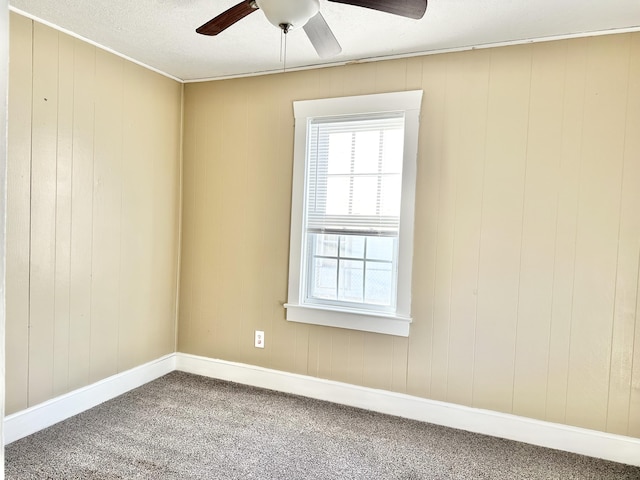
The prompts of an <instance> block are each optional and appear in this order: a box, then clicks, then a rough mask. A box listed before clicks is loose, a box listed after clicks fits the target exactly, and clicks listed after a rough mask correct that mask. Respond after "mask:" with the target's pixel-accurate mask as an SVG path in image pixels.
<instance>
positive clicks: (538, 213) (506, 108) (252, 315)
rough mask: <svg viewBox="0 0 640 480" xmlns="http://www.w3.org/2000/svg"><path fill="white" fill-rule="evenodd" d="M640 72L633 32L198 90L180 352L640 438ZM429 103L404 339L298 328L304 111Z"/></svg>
mask: <svg viewBox="0 0 640 480" xmlns="http://www.w3.org/2000/svg"><path fill="white" fill-rule="evenodd" d="M639 58H640V34H638V33H632V34H625V35H611V36H606V37H594V38H582V39H575V40H564V41H557V42H546V43H540V44H531V45H520V46H511V47H504V48H492V49H486V50H478V51H469V52H460V53H451V54H443V55H433V56H427V57H415V58H411V59H402V60H394V61H389V62H377V63H375V64H373V63H369V64H358V65H348V66H344V67H336V68H327V69H321V70H316V71H305V72H289V73H285V74H282V75H270V76H266V77H252V78H250V79H234V80H228V81H217V82H208V83H201V84H188V85H186V86H185V112H184V115H185V137H184V139H185V149H184V153H185V155H184V162H185V172H192V173H189V174H188V175H186V177H185V185H184V188H185V198H187V199H188V202H185V210H184V217H183V219H184V224H183V228H184V232H185V242H184V243H183V263H182V267H183V275H182V278H183V280H182V289H181V293H180V294H181V317H180V320H179V329H180V338H181V341H180V344H179V350H180V351H181V352H185V353H193V354H198V355H204V356H209V357H213V358H222V359H224V360H233V361H240V362H247V363H250V364H254V365H259V366H264V367H267V368H276V369H278V370H285V371H290V372H296V373H304V374H307V375H313V376H318V377H323V378H329V379H334V380H339V381H347V382H349V383H353V384H358V385H365V386H369V387H374V388H381V389H386V390H393V391H399V392H406V393H408V394H411V395H418V396H422V397H426V398H431V399H441V400H445V401H449V402H455V403H459V404H463V405H470V406H474V407H480V408H487V409H491V410H497V411H501V412H507V413H514V414H517V415H524V416H528V417H532V418H539V419H543V420H550V421H554V422H560V423H568V424H571V425H577V426H582V427H587V428H595V429H599V430H603V431H609V432H612V433H620V434H628V435H635V436H640V431H639V430H638V429H639V428H640V427H638V424H640V421H639V420H638V419H640V350H639V347H640V341H639V340H638V338H640V328H638V327H637V324H638V318H637V316H638V312H637V309H638V307H637V305H638V303H639V302H640V299H639V298H638V291H639V288H640V286H639V285H638V278H637V275H638V273H637V272H638V269H637V267H638V265H637V263H638V251H639V250H640V245H639V242H640V227H639V226H638V216H637V209H638V205H639V204H640V199H639V198H638V192H639V191H640V190H639V189H638V188H637V187H638V185H639V184H640V177H638V175H639V172H638V168H639V167H638V159H639V158H640V153H639V148H640V147H639V145H638V142H639V141H640V140H638V138H640V137H639V136H638V135H637V132H638V131H640V125H639V122H640V119H638V115H639V113H638V112H640V106H638V105H637V103H638V101H640V100H639V99H638V92H640V87H638V82H640V72H639V71H638V66H639V61H638V59H639ZM416 88H420V89H422V90H424V101H423V109H422V112H421V124H420V133H419V148H418V151H419V153H418V157H419V158H418V169H417V179H416V182H417V198H416V221H415V241H414V266H413V272H414V274H413V292H412V299H413V302H412V305H413V318H414V320H413V323H412V325H411V332H410V335H409V337H408V339H394V338H393V337H388V336H384V335H377V334H369V333H363V332H354V331H349V330H341V329H331V328H325V327H316V326H309V325H297V324H292V323H289V322H286V320H285V319H284V309H283V308H282V305H281V304H282V302H284V301H286V298H284V295H285V294H286V289H287V268H288V240H289V231H288V229H289V219H290V196H291V165H292V146H293V143H292V142H293V135H292V131H293V112H292V101H294V100H304V99H310V98H323V97H333V96H342V95H357V94H368V93H379V92H383V91H390V90H402V89H416ZM247 92H252V93H249V94H248V93H247ZM253 92H259V94H258V93H255V94H254V93H253ZM211 112H215V115H214V117H215V121H209V120H207V118H208V116H210V114H211ZM247 127H248V128H247ZM220 132H224V133H223V134H221V133H220ZM202 138H210V139H215V140H214V141H213V142H212V143H211V144H210V146H209V148H206V149H204V150H203V149H201V148H200V145H201V143H200V142H201V139H202ZM236 147H238V148H236ZM203 169H206V179H205V178H203V175H201V172H202V170H203ZM197 172H200V173H197ZM228 205H234V208H235V209H234V211H229V210H228V208H229V207H228ZM264 217H267V218H268V222H265V221H264V220H263V218H264ZM203 222H207V223H206V224H208V225H212V224H213V225H215V227H213V226H211V227H207V228H206V229H204V228H203ZM213 252H215V253H213ZM212 255H221V256H223V258H222V260H221V261H220V262H210V261H209V260H207V259H208V258H210V257H211V256H212ZM203 262H204V263H206V265H207V268H210V269H213V271H212V272H208V273H207V274H206V275H194V274H193V272H196V271H198V269H200V268H203V265H202V264H203ZM203 297H206V299H207V300H206V302H204V301H201V300H200V299H202V298H203ZM254 329H260V330H265V334H266V348H265V351H260V352H257V351H255V349H254V348H253V346H252V341H253V337H252V331H253V330H254ZM212 332H215V334H213V333H212ZM212 335H213V336H212Z"/></svg>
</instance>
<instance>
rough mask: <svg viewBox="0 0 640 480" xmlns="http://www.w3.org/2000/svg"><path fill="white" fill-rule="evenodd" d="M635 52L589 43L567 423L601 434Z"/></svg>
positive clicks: (611, 41)
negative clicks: (630, 77)
mask: <svg viewBox="0 0 640 480" xmlns="http://www.w3.org/2000/svg"><path fill="white" fill-rule="evenodd" d="M629 54H630V51H629V37H627V36H615V37H608V38H607V37H602V38H598V39H596V40H594V39H590V41H589V56H588V59H587V82H586V90H585V108H584V124H583V138H582V163H581V178H580V197H579V206H578V224H577V229H578V230H577V238H576V264H575V271H574V296H573V298H574V301H573V317H572V323H571V343H570V356H569V383H568V390H567V416H566V419H567V422H568V423H571V424H573V425H579V426H583V427H587V428H593V429H597V430H604V429H605V428H606V412H607V398H608V386H609V370H610V368H609V367H610V360H611V335H612V327H613V309H614V295H615V280H616V263H617V255H618V234H619V222H620V195H621V191H620V186H621V178H622V161H623V153H624V135H625V131H626V128H625V113H626V108H627V105H626V94H627V86H628V66H629ZM595 58H597V59H598V61H597V62H596V61H594V59H595Z"/></svg>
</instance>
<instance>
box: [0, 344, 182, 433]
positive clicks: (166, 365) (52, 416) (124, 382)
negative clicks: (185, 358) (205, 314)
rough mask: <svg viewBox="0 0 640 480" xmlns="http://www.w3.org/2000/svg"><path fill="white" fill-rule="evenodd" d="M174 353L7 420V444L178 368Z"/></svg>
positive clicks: (44, 403) (5, 426) (29, 409)
mask: <svg viewBox="0 0 640 480" xmlns="http://www.w3.org/2000/svg"><path fill="white" fill-rule="evenodd" d="M175 361H176V357H175V354H173V353H172V354H169V355H165V356H164V357H161V358H159V359H157V360H154V361H152V362H149V363H145V364H144V365H140V366H139V367H135V368H132V369H131V370H127V371H126V372H122V373H118V374H116V375H113V376H111V377H108V378H105V379H104V380H100V381H99V382H96V383H93V384H91V385H88V386H86V387H83V388H79V389H78V390H74V391H73V392H69V393H66V394H64V395H61V396H59V397H56V398H53V399H51V400H48V401H46V402H43V403H40V404H38V405H35V406H33V407H31V408H27V409H26V410H22V411H20V412H17V413H14V414H12V415H8V416H6V417H5V419H4V444H5V445H8V444H9V443H11V442H15V441H16V440H18V439H20V438H23V437H26V436H27V435H31V434H32V433H35V432H37V431H39V430H42V429H44V428H47V427H50V426H51V425H54V424H56V423H58V422H61V421H62V420H66V419H67V418H69V417H72V416H74V415H77V414H79V413H82V412H84V411H85V410H88V409H90V408H93V407H95V406H96V405H99V404H101V403H103V402H106V401H107V400H111V399H112V398H115V397H117V396H118V395H122V394H123V393H126V392H128V391H129V390H133V389H134V388H137V387H140V386H142V385H144V384H145V383H148V382H150V381H152V380H155V379H156V378H159V377H161V376H163V375H166V374H167V373H169V372H172V371H174V370H175Z"/></svg>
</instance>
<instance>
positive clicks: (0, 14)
mask: <svg viewBox="0 0 640 480" xmlns="http://www.w3.org/2000/svg"><path fill="white" fill-rule="evenodd" d="M8 12H9V11H8V3H7V2H6V0H0V171H1V172H3V173H2V174H0V198H1V199H2V200H1V201H0V204H1V207H0V211H5V209H6V203H5V201H6V177H5V173H6V166H7V88H8V87H7V84H8V80H9V41H8V40H9V13H8ZM5 222H6V218H5V216H4V215H3V216H2V218H1V219H0V232H2V233H1V234H0V258H5ZM0 278H5V263H4V262H0ZM0 285H2V287H0V418H4V403H5V402H4V392H5V387H4V377H5V358H4V357H5V355H4V351H5V348H4V341H3V340H4V336H5V335H4V333H5V288H4V282H1V281H0ZM3 427H4V425H2V422H0V438H4V437H3V433H2V432H3ZM0 465H4V448H0ZM3 478H4V468H0V480H2V479H3Z"/></svg>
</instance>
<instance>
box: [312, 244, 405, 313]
mask: <svg viewBox="0 0 640 480" xmlns="http://www.w3.org/2000/svg"><path fill="white" fill-rule="evenodd" d="M316 235H336V236H337V237H338V246H337V250H336V251H337V253H336V255H335V256H333V255H318V254H316V253H315V252H316V245H317V244H316V241H315V239H314V238H313V237H314V236H316ZM348 236H350V235H349V234H347V233H345V232H342V233H316V232H307V251H308V255H307V262H306V263H307V266H306V272H307V275H306V278H307V281H306V284H307V285H306V289H305V290H306V302H307V303H312V304H325V305H342V306H345V307H351V308H364V309H370V310H377V311H389V312H392V311H395V308H396V301H397V283H398V281H397V279H398V237H397V236H392V235H387V237H389V238H393V246H392V249H393V252H392V255H391V258H392V260H379V259H370V258H367V245H368V241H369V238H372V237H375V236H376V235H355V236H358V237H363V238H364V243H365V247H364V253H363V256H362V258H358V257H351V256H342V255H341V253H340V246H341V242H342V240H343V238H346V237H348ZM317 258H323V259H327V260H336V273H335V275H336V288H335V290H336V291H335V298H333V299H327V298H322V297H316V296H314V295H313V292H312V290H313V287H314V285H313V281H314V279H315V278H316V277H315V274H316V272H315V260H316V259H317ZM340 260H350V261H360V262H362V271H363V282H362V299H363V301H362V302H350V301H346V300H340V299H339V291H340ZM367 264H384V265H391V285H390V291H389V293H390V298H389V303H388V304H380V303H370V302H369V303H367V302H366V301H365V299H366V287H367V284H366V277H367Z"/></svg>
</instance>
